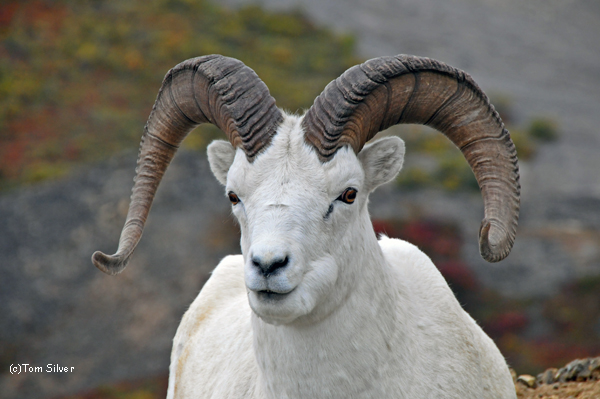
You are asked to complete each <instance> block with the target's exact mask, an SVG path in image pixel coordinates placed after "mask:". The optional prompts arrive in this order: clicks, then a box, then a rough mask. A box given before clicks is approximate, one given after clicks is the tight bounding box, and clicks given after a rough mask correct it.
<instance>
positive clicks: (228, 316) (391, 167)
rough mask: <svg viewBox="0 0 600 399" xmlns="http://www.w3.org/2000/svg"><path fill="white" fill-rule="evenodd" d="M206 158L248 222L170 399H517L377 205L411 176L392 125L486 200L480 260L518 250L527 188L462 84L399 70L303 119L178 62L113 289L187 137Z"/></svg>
mask: <svg viewBox="0 0 600 399" xmlns="http://www.w3.org/2000/svg"><path fill="white" fill-rule="evenodd" d="M207 122H210V123H212V124H214V125H216V126H217V127H219V128H220V129H221V130H223V131H224V132H225V134H226V135H227V137H228V139H229V141H215V142H213V143H212V144H211V145H210V146H209V147H208V158H209V162H210V167H211V170H212V171H213V173H214V175H215V176H216V178H217V179H218V180H219V181H220V182H221V183H222V184H223V185H225V186H226V190H225V191H226V193H227V196H228V198H229V200H230V201H231V203H232V210H233V213H234V215H235V217H236V218H237V220H238V221H239V225H240V229H241V233H242V238H241V248H242V255H237V256H228V257H226V258H225V259H223V260H222V261H221V263H220V264H219V265H218V266H217V267H216V269H215V270H214V272H213V273H212V276H211V277H210V279H209V280H208V282H207V283H206V285H205V286H204V287H203V289H202V291H201V292H200V294H199V295H198V297H197V298H196V300H195V301H194V302H193V304H192V305H191V307H190V309H189V310H188V311H187V312H186V314H185V316H184V317H183V320H182V322H181V325H180V326H179V329H178V330H177V335H176V336H175V340H174V344H173V351H172V354H171V366H170V377H169V388H168V398H272V399H281V398H411V399H414V398H460V399H467V398H473V399H475V398H477V399H481V398H494V399H497V398H515V397H516V395H515V388H514V385H513V381H512V378H511V375H510V373H509V369H508V367H507V365H506V362H505V360H504V358H503V357H502V355H501V354H500V351H499V350H498V348H497V347H496V345H495V344H494V343H493V341H492V340H491V339H490V338H489V337H488V336H487V335H486V334H485V333H484V332H483V331H482V330H481V328H480V327H479V326H478V325H477V324H476V323H475V321H474V320H473V319H472V318H471V317H470V316H469V315H468V314H467V313H466V312H464V311H463V309H462V308H461V306H460V304H459V303H458V301H457V300H456V299H455V297H454V295H453V294H452V291H451V290H450V288H449V287H448V284H447V283H446V282H445V280H444V278H443V277H442V276H441V275H440V273H439V272H438V270H437V269H436V268H435V266H434V265H433V264H432V262H431V260H430V259H429V258H428V257H427V256H426V255H425V254H423V253H422V252H421V251H420V250H419V249H418V248H416V247H415V246H413V245H411V244H409V243H406V242H403V241H400V240H396V239H390V238H386V237H381V238H380V239H379V240H378V239H377V237H376V235H375V233H374V231H373V227H372V224H371V221H370V218H369V214H368V210H367V200H368V196H369V194H370V193H371V192H372V191H373V190H375V188H377V187H378V186H379V185H381V184H384V183H387V182H389V181H390V180H392V179H393V178H394V177H395V176H396V175H397V173H398V172H399V171H400V168H401V166H402V161H403V158H404V143H403V142H402V140H400V139H399V138H397V137H387V138H383V139H381V140H378V141H375V142H373V143H371V144H367V145H365V144H366V143H367V141H369V140H370V139H371V138H372V137H373V136H374V135H375V134H376V133H377V132H379V131H381V130H383V129H386V128H388V127H389V126H392V125H395V124H398V123H418V124H425V125H428V126H431V127H433V128H435V129H437V130H439V131H441V132H442V133H444V134H445V135H446V136H447V137H448V138H449V139H450V140H451V141H452V142H453V143H454V144H455V145H456V146H457V147H458V148H459V149H460V150H461V151H462V153H463V155H464V157H465V158H466V160H467V162H468V163H469V165H470V166H471V168H472V170H473V172H474V174H475V176H476V178H477V181H478V183H479V186H480V188H481V191H482V196H483V201H484V207H485V215H484V219H483V222H482V225H481V229H480V238H479V245H480V250H481V254H482V256H483V258H485V259H486V260H488V261H491V262H496V261H499V260H501V259H503V258H504V257H505V256H507V255H508V253H509V252H510V250H511V248H512V245H513V242H514V238H515V232H516V227H517V219H518V213H519V193H520V185H519V173H518V166H517V157H516V151H515V147H514V144H513V142H512V141H511V139H510V135H509V133H508V131H507V130H506V129H505V128H504V125H503V123H502V121H501V119H500V117H499V116H498V113H497V112H496V111H495V110H494V107H493V106H492V105H490V103H489V100H488V98H487V97H486V96H485V94H484V93H483V92H482V91H481V89H480V88H479V87H478V86H477V84H476V83H475V82H474V81H473V79H472V78H471V77H470V76H469V75H467V74H466V73H465V72H463V71H460V70H457V69H455V68H453V67H450V66H447V65H445V64H443V63H441V62H438V61H435V60H432V59H428V58H421V57H415V56H406V55H399V56H395V57H381V58H376V59H372V60H369V61H367V62H365V63H363V64H361V65H358V66H354V67H352V68H350V69H348V70H347V71H346V72H345V73H344V74H342V75H341V76H340V77H339V78H337V79H336V80H334V81H332V82H331V83H330V84H329V85H328V86H327V87H326V88H325V90H324V91H323V93H322V94H321V95H320V96H318V97H317V98H316V100H315V102H314V105H313V106H312V107H311V108H310V109H309V110H308V111H307V112H306V113H305V114H304V115H303V116H294V115H288V114H286V113H285V112H284V111H282V110H280V109H278V108H277V107H276V105H275V100H274V99H273V98H272V97H271V96H270V94H269V91H268V89H267V87H266V85H265V84H264V83H263V82H262V81H261V80H260V79H259V78H258V76H257V75H256V74H255V73H254V71H252V70H251V69H250V68H248V67H247V66H245V65H244V64H243V63H242V62H240V61H238V60H235V59H232V58H227V57H223V56H219V55H210V56H203V57H198V58H194V59H190V60H187V61H184V62H182V63H180V64H179V65H177V66H176V67H174V68H173V69H171V70H170V71H169V72H168V73H167V75H166V77H165V79H164V81H163V84H162V87H161V89H160V91H159V93H158V97H157V100H156V103H155V105H154V108H153V109H152V112H151V114H150V117H149V119H148V123H147V124H146V127H145V131H144V134H143V137H142V143H141V147H140V153H139V158H138V165H137V169H136V178H135V183H134V187H133V193H132V198H131V205H130V208H129V213H128V216H127V221H126V223H125V226H124V227H123V232H122V234H121V239H120V242H119V248H118V251H117V253H116V254H115V255H112V256H108V255H105V254H103V253H101V252H96V253H94V255H93V257H92V259H93V263H94V264H95V265H96V266H97V267H98V268H99V269H100V270H102V271H104V272H106V273H108V274H117V273H119V272H121V271H122V270H123V268H124V267H125V266H126V264H127V262H128V260H129V258H130V256H131V254H132V253H133V251H134V249H135V247H136V245H137V243H138V242H139V240H140V237H141V235H142V230H143V228H144V224H145V222H146V217H147V216H148V213H149V211H150V207H151V204H152V200H153V197H154V194H155V192H156V190H157V187H158V185H159V182H160V180H161V178H162V176H163V173H164V172H165V170H166V168H167V166H168V164H169V162H170V161H171V159H172V158H173V156H174V155H175V152H176V150H177V148H178V147H179V145H180V144H181V142H182V140H183V139H184V138H185V136H186V135H187V134H188V133H189V131H190V130H191V129H193V128H194V127H195V126H197V125H198V124H201V123H207Z"/></svg>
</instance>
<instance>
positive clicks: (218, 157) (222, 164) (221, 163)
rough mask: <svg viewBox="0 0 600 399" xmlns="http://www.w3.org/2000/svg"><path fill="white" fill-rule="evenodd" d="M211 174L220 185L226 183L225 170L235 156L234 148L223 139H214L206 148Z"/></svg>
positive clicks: (226, 170)
mask: <svg viewBox="0 0 600 399" xmlns="http://www.w3.org/2000/svg"><path fill="white" fill-rule="evenodd" d="M206 152H207V153H208V163H209V165H210V170H211V171H212V172H213V175H215V177H216V178H217V180H218V181H219V182H221V184H222V185H224V186H226V185H227V172H229V168H230V167H231V164H232V163H233V159H234V158H235V148H233V146H232V145H231V144H230V143H229V142H228V141H225V140H215V141H213V142H212V143H210V145H209V146H208V148H207V149H206Z"/></svg>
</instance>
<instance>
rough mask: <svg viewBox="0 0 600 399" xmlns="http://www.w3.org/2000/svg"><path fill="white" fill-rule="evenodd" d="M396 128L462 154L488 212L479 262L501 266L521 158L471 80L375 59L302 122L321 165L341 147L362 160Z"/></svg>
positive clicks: (513, 221)
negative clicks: (434, 133) (426, 130)
mask: <svg viewBox="0 0 600 399" xmlns="http://www.w3.org/2000/svg"><path fill="white" fill-rule="evenodd" d="M398 123H418V124H423V125H428V126H431V127H433V128H435V129H437V130H439V131H441V132H442V133H444V135H446V137H448V138H449V139H450V140H451V141H452V142H453V143H454V144H455V145H456V146H457V147H458V148H459V149H460V150H461V151H462V153H463V155H464V157H465V158H466V160H467V162H468V163H469V165H470V166H471V169H472V170H473V173H474V174H475V177H476V179H477V182H478V183H479V187H480V188H481V192H482V196H483V202H484V207H485V215H484V219H483V221H482V223H481V228H480V231H479V249H480V252H481V256H482V257H483V258H484V259H485V260H487V261H488V262H497V261H500V260H502V259H504V258H505V257H506V256H507V255H508V254H509V252H510V250H511V248H512V246H513V243H514V240H515V235H516V229H517V222H518V217H519V196H520V190H521V188H520V184H519V168H518V164H517V154H516V150H515V146H514V144H513V142H512V140H511V139H510V134H509V133H508V131H507V130H506V129H505V128H504V124H503V123H502V120H501V119H500V116H499V115H498V113H497V112H496V110H495V109H494V107H493V106H492V105H491V104H490V102H489V100H488V98H487V96H486V95H485V94H484V93H483V91H482V90H481V89H480V88H479V86H477V84H476V83H475V81H473V79H472V78H471V77H470V76H469V75H468V74H467V73H465V72H463V71H460V70H458V69H455V68H453V67H451V66H448V65H446V64H443V63H441V62H438V61H435V60H432V59H429V58H422V57H415V56H408V55H398V56H396V57H381V58H375V59H372V60H369V61H367V62H365V63H363V64H361V65H357V66H354V67H352V68H350V69H348V70H347V71H346V72H344V73H343V74H342V75H341V76H340V77H339V78H337V79H336V80H334V81H332V82H331V83H330V84H329V85H327V87H326V88H325V90H324V91H323V93H321V95H320V96H319V97H317V99H316V100H315V103H314V104H313V106H312V107H311V108H310V109H309V110H308V112H307V113H306V115H305V117H304V120H303V122H302V124H303V127H304V131H305V140H306V142H307V143H308V144H310V145H312V146H314V148H315V150H316V152H317V154H318V156H319V158H320V159H321V161H322V162H327V161H329V160H331V159H332V158H333V156H334V155H335V153H336V151H337V150H338V149H339V148H340V147H342V146H344V145H349V146H351V147H352V148H353V149H354V151H355V152H356V153H358V152H359V151H360V150H361V149H362V148H363V146H364V145H365V143H366V142H367V141H368V140H370V139H371V138H372V137H373V136H375V134H377V132H380V131H381V130H384V129H387V128H388V127H390V126H392V125H396V124H398Z"/></svg>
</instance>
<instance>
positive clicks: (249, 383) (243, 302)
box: [169, 255, 257, 397]
mask: <svg viewBox="0 0 600 399" xmlns="http://www.w3.org/2000/svg"><path fill="white" fill-rule="evenodd" d="M243 264H244V262H243V259H242V256H241V255H238V256H228V257H226V258H224V259H223V260H222V261H221V263H219V265H218V266H217V267H216V268H215V270H214V271H213V272H212V274H211V277H210V278H209V279H208V281H207V282H206V284H205V285H204V287H203V288H202V291H200V294H199V295H198V297H197V298H196V299H195V300H194V302H193V303H192V305H191V306H190V308H189V309H188V311H187V312H186V313H185V315H184V317H183V320H182V321H181V324H180V325H179V328H178V329H177V334H176V335H175V339H174V342H173V351H172V353H171V369H170V375H169V379H170V382H169V386H170V387H173V388H170V389H172V390H173V392H172V393H171V394H173V395H174V394H175V391H179V392H181V393H183V392H188V391H189V392H195V394H198V390H201V391H202V392H201V393H202V394H200V396H199V397H204V396H203V395H204V394H206V395H207V396H210V395H209V393H215V392H218V393H220V394H222V395H217V396H219V397H242V396H243V394H242V393H244V392H253V391H254V390H255V389H256V387H257V382H256V375H257V373H256V370H257V366H256V361H255V359H254V356H253V351H252V328H251V323H250V319H251V317H250V314H251V310H250V306H249V305H248V299H247V297H246V287H245V285H244V270H243ZM184 397H185V395H184ZM249 397H254V395H250V396H249Z"/></svg>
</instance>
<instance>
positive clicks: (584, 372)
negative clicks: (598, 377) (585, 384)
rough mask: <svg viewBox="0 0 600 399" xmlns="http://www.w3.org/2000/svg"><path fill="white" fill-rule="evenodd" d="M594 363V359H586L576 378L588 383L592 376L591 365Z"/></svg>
mask: <svg viewBox="0 0 600 399" xmlns="http://www.w3.org/2000/svg"><path fill="white" fill-rule="evenodd" d="M591 363H592V359H585V360H584V361H583V362H582V363H581V366H582V369H581V370H580V371H579V372H578V373H577V375H576V376H575V378H576V380H577V381H586V380H587V379H589V378H590V377H591V376H592V370H591V368H590V364H591Z"/></svg>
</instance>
